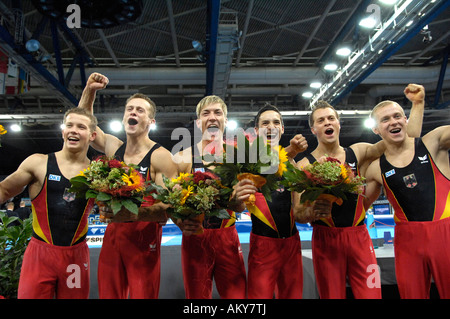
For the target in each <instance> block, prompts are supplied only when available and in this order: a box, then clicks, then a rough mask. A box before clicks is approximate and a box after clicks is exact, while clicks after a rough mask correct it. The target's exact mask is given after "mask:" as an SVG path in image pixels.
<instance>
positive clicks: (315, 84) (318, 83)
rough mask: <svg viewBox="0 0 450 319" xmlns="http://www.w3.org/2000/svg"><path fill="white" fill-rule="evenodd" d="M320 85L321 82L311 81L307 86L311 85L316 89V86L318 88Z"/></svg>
mask: <svg viewBox="0 0 450 319" xmlns="http://www.w3.org/2000/svg"><path fill="white" fill-rule="evenodd" d="M321 86H322V83H320V82H312V83H311V84H310V85H309V87H312V88H314V89H318V88H320V87H321Z"/></svg>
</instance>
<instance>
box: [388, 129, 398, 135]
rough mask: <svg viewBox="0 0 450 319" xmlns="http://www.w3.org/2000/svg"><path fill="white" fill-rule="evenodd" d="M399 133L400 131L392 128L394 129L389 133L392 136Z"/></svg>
mask: <svg viewBox="0 0 450 319" xmlns="http://www.w3.org/2000/svg"><path fill="white" fill-rule="evenodd" d="M400 131H401V129H399V128H394V129H392V130H390V131H389V132H390V133H392V134H397V133H400Z"/></svg>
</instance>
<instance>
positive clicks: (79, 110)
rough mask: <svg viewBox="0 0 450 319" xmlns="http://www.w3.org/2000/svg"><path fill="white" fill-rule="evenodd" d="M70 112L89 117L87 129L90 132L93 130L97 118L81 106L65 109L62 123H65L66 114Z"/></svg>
mask: <svg viewBox="0 0 450 319" xmlns="http://www.w3.org/2000/svg"><path fill="white" fill-rule="evenodd" d="M70 114H78V115H83V116H86V117H87V118H88V119H89V122H90V123H89V130H90V131H91V132H94V131H95V130H96V128H97V118H96V117H95V116H94V114H92V113H91V112H89V111H87V110H85V109H83V108H81V107H74V108H71V109H69V110H67V111H66V113H65V114H64V120H63V123H64V124H66V119H67V116H69V115H70Z"/></svg>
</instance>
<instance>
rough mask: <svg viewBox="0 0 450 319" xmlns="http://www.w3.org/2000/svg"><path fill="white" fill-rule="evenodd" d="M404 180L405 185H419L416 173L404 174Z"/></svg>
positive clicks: (409, 186)
mask: <svg viewBox="0 0 450 319" xmlns="http://www.w3.org/2000/svg"><path fill="white" fill-rule="evenodd" d="M403 181H404V182H405V185H406V187H408V188H414V187H416V185H417V179H416V175H414V174H410V175H407V176H403Z"/></svg>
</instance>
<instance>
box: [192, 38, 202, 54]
mask: <svg viewBox="0 0 450 319" xmlns="http://www.w3.org/2000/svg"><path fill="white" fill-rule="evenodd" d="M192 47H193V48H194V49H195V51H197V52H200V53H201V52H203V45H202V44H201V43H200V41H197V40H192Z"/></svg>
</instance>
